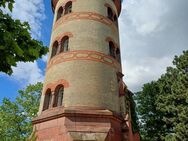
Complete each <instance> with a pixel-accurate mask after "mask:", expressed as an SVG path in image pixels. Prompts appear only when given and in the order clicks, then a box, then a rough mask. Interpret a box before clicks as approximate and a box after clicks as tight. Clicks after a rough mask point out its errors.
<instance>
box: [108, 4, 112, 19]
mask: <svg viewBox="0 0 188 141" xmlns="http://www.w3.org/2000/svg"><path fill="white" fill-rule="evenodd" d="M107 12H108V18H109V19H110V20H111V21H113V11H112V9H111V8H110V7H108V8H107Z"/></svg>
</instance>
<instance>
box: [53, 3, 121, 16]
mask: <svg viewBox="0 0 188 141" xmlns="http://www.w3.org/2000/svg"><path fill="white" fill-rule="evenodd" d="M58 1H59V0H51V5H52V11H53V12H54V10H55V7H56V4H57V2H58ZM112 1H113V2H114V3H115V5H116V8H117V10H118V15H120V13H121V3H122V2H123V0H112Z"/></svg>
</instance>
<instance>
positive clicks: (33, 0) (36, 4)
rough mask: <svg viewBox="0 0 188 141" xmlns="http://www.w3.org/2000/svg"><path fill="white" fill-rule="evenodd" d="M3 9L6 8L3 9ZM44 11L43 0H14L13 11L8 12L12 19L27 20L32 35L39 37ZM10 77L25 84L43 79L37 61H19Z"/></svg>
mask: <svg viewBox="0 0 188 141" xmlns="http://www.w3.org/2000/svg"><path fill="white" fill-rule="evenodd" d="M5 11H8V10H7V9H5ZM44 11H45V7H44V1H43V0H15V4H14V8H13V11H12V13H10V12H9V14H10V15H11V16H12V17H13V18H14V19H20V20H21V21H22V22H24V21H27V22H28V23H29V25H30V27H31V31H30V32H31V35H32V37H33V38H36V39H40V37H41V28H42V21H43V20H44V19H45V13H44ZM7 77H8V76H7ZM10 78H11V79H13V80H16V82H19V83H20V84H21V85H24V86H26V85H27V84H34V83H36V82H39V81H40V82H41V81H43V78H44V76H43V72H42V70H41V69H40V68H39V66H38V64H37V62H34V63H32V62H27V63H23V62H19V63H17V67H13V74H12V76H11V77H10Z"/></svg>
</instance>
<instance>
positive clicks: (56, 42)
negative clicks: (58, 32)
mask: <svg viewBox="0 0 188 141" xmlns="http://www.w3.org/2000/svg"><path fill="white" fill-rule="evenodd" d="M57 49H58V41H55V43H54V44H53V46H52V54H51V58H52V57H54V56H55V55H56V54H57Z"/></svg>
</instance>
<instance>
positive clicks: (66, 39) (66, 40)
mask: <svg viewBox="0 0 188 141" xmlns="http://www.w3.org/2000/svg"><path fill="white" fill-rule="evenodd" d="M68 50H69V37H68V36H65V37H63V38H62V40H61V49H60V52H66V51H68Z"/></svg>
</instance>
